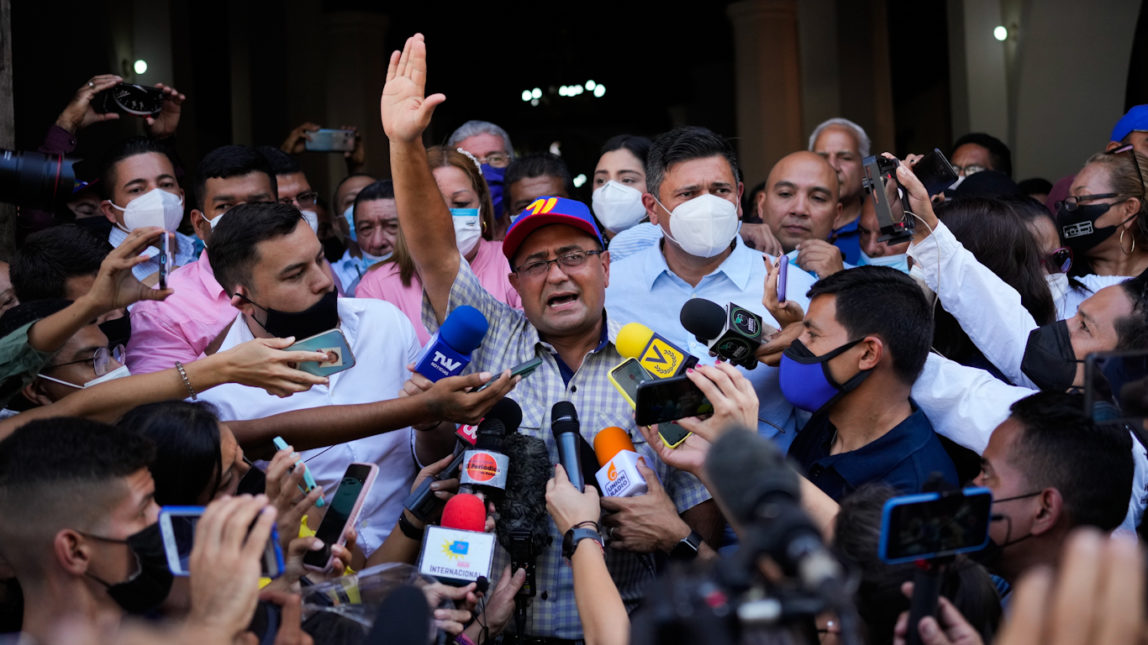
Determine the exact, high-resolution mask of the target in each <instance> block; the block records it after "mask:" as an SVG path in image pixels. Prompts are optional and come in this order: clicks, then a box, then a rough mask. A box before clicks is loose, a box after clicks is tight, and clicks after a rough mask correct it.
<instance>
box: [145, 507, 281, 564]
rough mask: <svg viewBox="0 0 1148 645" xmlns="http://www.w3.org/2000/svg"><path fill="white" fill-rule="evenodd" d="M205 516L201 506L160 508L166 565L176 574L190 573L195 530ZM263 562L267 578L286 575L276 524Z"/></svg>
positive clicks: (161, 533) (160, 528)
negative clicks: (284, 573)
mask: <svg viewBox="0 0 1148 645" xmlns="http://www.w3.org/2000/svg"><path fill="white" fill-rule="evenodd" d="M202 515H203V507H202V506H164V507H163V508H162V509H160V511H159V532H160V536H161V537H162V538H163V549H164V555H165V556H166V557H167V566H168V568H169V569H171V572H172V573H174V574H175V575H177V576H187V575H191V571H190V566H189V564H190V561H191V549H192V547H193V546H194V545H195V529H196V526H197V525H198V524H199V518H200V517H201V516H202ZM248 530H250V529H248ZM260 563H261V571H260V575H261V576H263V577H264V578H278V577H279V576H281V575H283V566H284V564H283V551H282V549H280V548H279V531H278V529H276V528H275V525H274V524H273V525H271V536H270V537H268V538H267V547H266V548H265V549H264V550H263V555H262V558H261V560H260Z"/></svg>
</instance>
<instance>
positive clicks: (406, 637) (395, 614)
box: [363, 584, 434, 645]
mask: <svg viewBox="0 0 1148 645" xmlns="http://www.w3.org/2000/svg"><path fill="white" fill-rule="evenodd" d="M433 627H434V622H433V620H432V614H431V609H430V607H429V606H428V605H427V597H426V595H425V594H424V593H423V592H422V590H421V589H419V588H418V587H416V586H414V585H411V584H404V585H400V586H399V587H398V588H397V589H395V590H394V591H392V592H391V593H390V595H389V596H387V597H386V599H385V600H383V602H382V603H380V604H379V609H378V611H377V612H376V613H375V622H374V623H372V625H371V631H369V632H367V636H366V638H365V639H363V645H426V643H427V641H428V639H430V638H431V637H432V636H433V634H434V631H433Z"/></svg>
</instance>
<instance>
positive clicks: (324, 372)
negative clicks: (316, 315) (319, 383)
mask: <svg viewBox="0 0 1148 645" xmlns="http://www.w3.org/2000/svg"><path fill="white" fill-rule="evenodd" d="M296 350H298V351H304V352H323V353H324V354H326V355H327V360H325V361H321V362H316V361H302V362H300V363H299V369H300V370H301V371H304V372H307V373H308V374H314V375H315V376H331V375H332V374H338V373H339V372H342V371H343V370H349V369H351V368H352V367H354V366H355V355H354V354H353V353H352V352H351V346H350V345H348V344H347V337H346V336H344V335H343V332H342V331H341V330H339V329H328V330H327V331H324V332H320V333H318V334H315V335H314V336H311V337H309V338H304V339H303V340H301V341H299V342H297V343H295V344H294V345H291V346H290V347H288V348H287V351H289V352H290V351H296Z"/></svg>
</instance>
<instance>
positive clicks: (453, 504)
mask: <svg viewBox="0 0 1148 645" xmlns="http://www.w3.org/2000/svg"><path fill="white" fill-rule="evenodd" d="M439 526H441V527H443V528H444V529H458V530H460V531H475V532H478V533H481V532H482V531H483V530H484V529H485V528H486V505H485V504H483V503H482V500H481V499H479V498H478V496H477V495H471V494H470V493H459V494H458V495H455V496H454V497H452V498H450V499H448V500H447V501H446V506H445V507H444V508H443V509H442V521H441V522H439Z"/></svg>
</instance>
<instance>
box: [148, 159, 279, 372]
mask: <svg viewBox="0 0 1148 645" xmlns="http://www.w3.org/2000/svg"><path fill="white" fill-rule="evenodd" d="M196 181H197V183H196V186H195V198H196V202H197V203H196V205H197V206H198V208H196V209H194V210H192V211H191V224H192V226H193V227H195V232H196V234H198V235H199V237H200V239H202V240H203V241H204V243H205V244H210V243H211V230H212V229H213V228H215V225H216V224H218V223H219V219H220V218H221V217H222V216H223V214H224V213H226V212H227V211H228V210H229V209H230V208H231V207H233V206H236V205H237V204H243V203H246V202H272V201H275V200H276V197H277V195H278V191H277V189H276V184H275V177H274V176H273V175H272V174H271V170H270V166H268V164H267V161H266V160H265V159H264V158H263V157H262V156H260V155H259V154H258V153H257V152H255V151H254V150H253V149H251V148H248V147H246V146H223V147H220V148H216V149H215V150H212V151H211V152H209V153H208V154H207V156H205V157H204V158H203V161H201V162H200V164H199V170H198V177H197V179H196ZM167 283H168V287H170V288H172V289H173V290H174V291H175V293H173V294H172V295H170V296H168V298H167V299H166V300H163V301H148V302H141V303H139V304H137V305H136V306H134V307H132V309H131V312H130V313H131V324H132V334H131V340H130V341H129V342H128V345H127V365H128V368H129V369H130V370H131V371H132V373H133V374H147V373H150V372H158V371H160V370H165V369H168V368H170V367H171V366H172V365H173V364H174V363H175V362H176V361H180V362H190V361H194V360H195V359H197V358H199V357H200V356H202V355H203V353H204V349H205V348H207V347H208V345H210V344H211V342H212V341H213V340H215V339H216V337H217V336H219V335H220V332H222V331H223V330H224V328H225V327H227V326H228V324H230V323H231V321H233V320H235V317H236V316H238V315H239V311H238V310H236V309H235V308H234V307H232V306H231V302H230V299H229V298H228V296H227V294H226V293H224V291H223V287H221V286H219V283H218V282H216V280H215V275H214V274H213V273H212V271H211V264H210V263H209V262H208V261H207V253H202V254H200V256H199V260H197V261H195V262H193V263H191V264H187V265H185V266H182V267H180V268H179V269H177V270H176V271H174V272H172V274H171V275H170V276H168V279H167Z"/></svg>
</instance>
